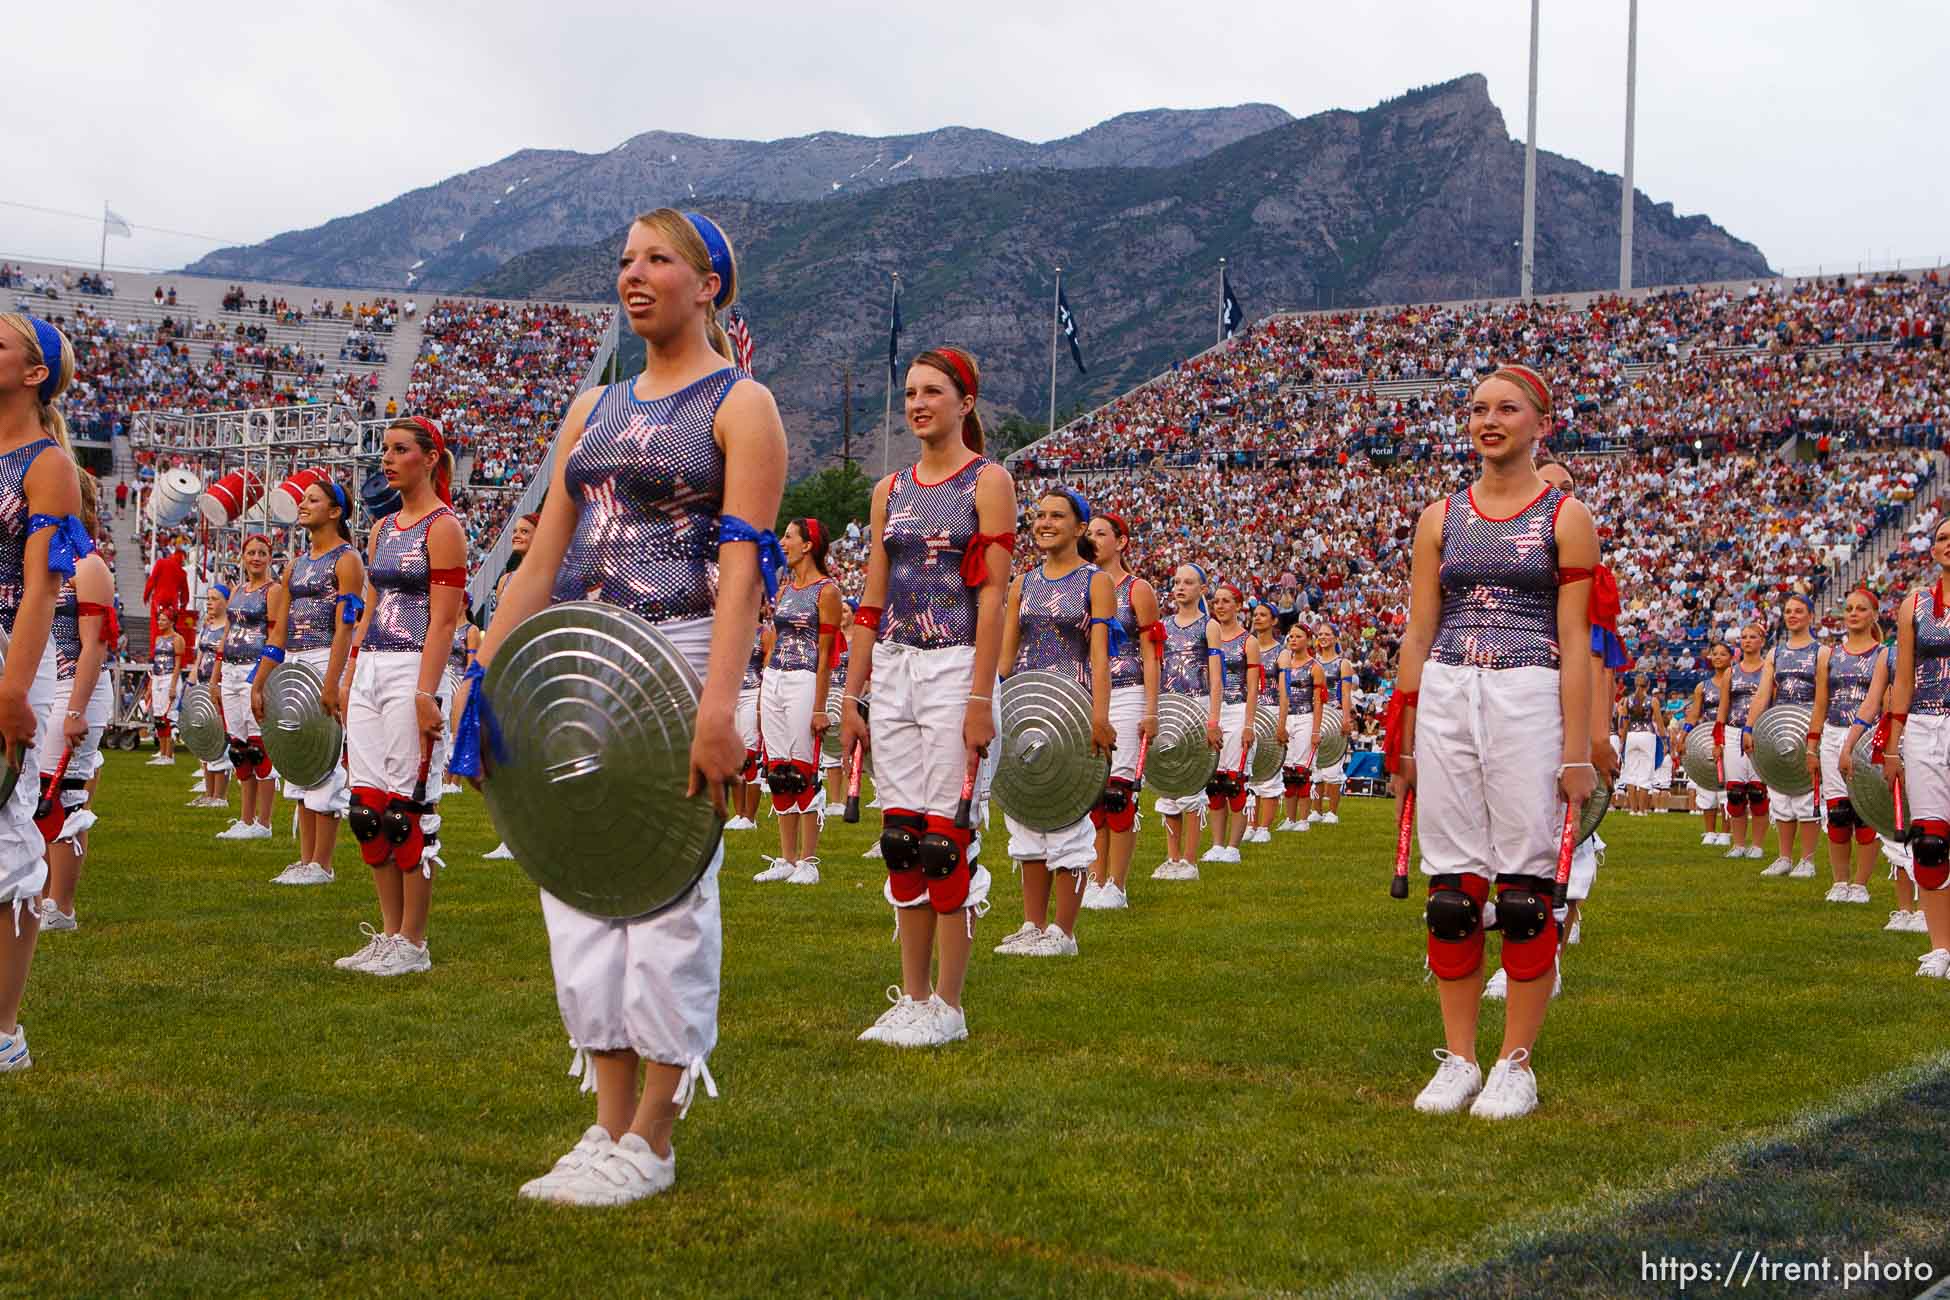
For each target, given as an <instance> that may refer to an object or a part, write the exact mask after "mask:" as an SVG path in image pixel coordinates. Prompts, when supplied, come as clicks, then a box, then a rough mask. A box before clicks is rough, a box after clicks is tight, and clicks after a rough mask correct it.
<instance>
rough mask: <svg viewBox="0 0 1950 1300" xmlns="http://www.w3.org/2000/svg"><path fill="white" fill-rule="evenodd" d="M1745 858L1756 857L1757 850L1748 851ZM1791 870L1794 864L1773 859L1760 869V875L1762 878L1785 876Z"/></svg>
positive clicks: (1757, 854)
mask: <svg viewBox="0 0 1950 1300" xmlns="http://www.w3.org/2000/svg"><path fill="white" fill-rule="evenodd" d="M1747 856H1748V857H1750V858H1752V857H1758V856H1759V852H1758V850H1750V851H1749V852H1748V854H1747ZM1792 870H1794V864H1793V863H1792V862H1789V861H1788V860H1787V859H1786V858H1775V859H1774V860H1773V861H1772V862H1770V863H1768V864H1767V865H1766V866H1764V867H1762V868H1761V869H1760V874H1761V875H1763V876H1785V875H1786V874H1787V873H1788V872H1790V871H1792ZM1809 874H1810V875H1813V874H1814V873H1813V872H1812V871H1810V872H1809Z"/></svg>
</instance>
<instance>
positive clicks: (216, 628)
mask: <svg viewBox="0 0 1950 1300" xmlns="http://www.w3.org/2000/svg"><path fill="white" fill-rule="evenodd" d="M229 634H230V625H229V624H228V623H205V624H203V625H201V626H200V627H199V628H198V629H197V633H196V678H197V680H198V681H200V682H208V681H209V680H210V679H211V678H212V677H214V676H216V675H217V656H218V655H220V654H222V653H223V643H224V638H225V637H227V636H228V635H229ZM170 653H171V654H174V653H175V651H173V650H172V651H171V652H170Z"/></svg>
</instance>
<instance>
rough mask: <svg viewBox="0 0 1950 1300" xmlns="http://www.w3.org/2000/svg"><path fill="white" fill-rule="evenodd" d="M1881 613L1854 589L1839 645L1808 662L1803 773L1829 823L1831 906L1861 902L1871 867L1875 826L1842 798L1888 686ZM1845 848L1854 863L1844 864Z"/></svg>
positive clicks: (1846, 860)
mask: <svg viewBox="0 0 1950 1300" xmlns="http://www.w3.org/2000/svg"><path fill="white" fill-rule="evenodd" d="M1879 608H1880V605H1879V603H1878V602H1877V600H1876V598H1875V596H1874V594H1873V593H1871V592H1870V591H1869V590H1868V588H1866V587H1857V588H1855V589H1854V590H1853V591H1851V592H1849V593H1848V595H1847V597H1845V598H1844V599H1843V601H1842V626H1843V632H1842V640H1841V643H1840V644H1839V645H1833V646H1823V647H1822V648H1821V656H1820V659H1819V660H1818V661H1817V662H1816V665H1815V700H1814V713H1813V714H1812V720H1811V721H1810V723H1809V728H1808V776H1809V778H1810V779H1811V780H1813V781H1814V783H1815V788H1816V789H1818V790H1820V791H1821V795H1822V803H1823V808H1822V812H1823V813H1824V814H1825V816H1824V818H1823V820H1824V821H1826V822H1827V824H1828V867H1829V871H1830V873H1831V874H1832V876H1833V878H1834V883H1833V884H1832V885H1830V886H1829V888H1828V896H1827V900H1826V901H1828V902H1830V903H1867V902H1868V901H1869V872H1870V871H1872V870H1873V869H1874V868H1875V862H1876V833H1875V828H1874V827H1872V826H1869V825H1867V824H1865V823H1864V822H1863V821H1862V819H1861V818H1860V817H1857V816H1856V815H1855V805H1854V804H1853V803H1852V802H1850V800H1849V797H1848V775H1849V770H1850V769H1851V768H1853V767H1854V763H1853V762H1850V763H1849V764H1847V765H1846V766H1844V764H1843V762H1842V758H1843V756H1844V755H1848V754H1851V753H1852V751H1853V750H1854V748H1855V742H1856V740H1857V739H1858V738H1859V737H1860V736H1861V735H1862V733H1863V732H1864V731H1874V730H1875V728H1876V722H1877V719H1878V718H1880V717H1881V716H1882V697H1883V692H1884V691H1885V690H1886V689H1887V688H1888V684H1889V667H1888V662H1887V660H1888V656H1887V655H1886V654H1885V653H1884V651H1883V644H1882V623H1881V622H1880V621H1879V620H1878V619H1877V618H1876V612H1877V610H1878V609H1879ZM1851 846H1852V848H1853V855H1854V859H1855V860H1854V863H1853V871H1852V872H1851V870H1850V867H1851V863H1850V861H1849V858H1850V852H1851Z"/></svg>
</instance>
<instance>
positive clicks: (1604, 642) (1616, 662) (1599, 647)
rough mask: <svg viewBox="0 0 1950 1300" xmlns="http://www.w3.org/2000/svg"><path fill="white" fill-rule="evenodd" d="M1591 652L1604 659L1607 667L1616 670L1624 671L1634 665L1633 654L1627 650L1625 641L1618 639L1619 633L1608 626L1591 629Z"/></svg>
mask: <svg viewBox="0 0 1950 1300" xmlns="http://www.w3.org/2000/svg"><path fill="white" fill-rule="evenodd" d="M1591 653H1592V654H1594V655H1597V656H1598V657H1599V658H1600V659H1602V660H1604V663H1605V667H1607V668H1609V669H1611V670H1612V671H1614V672H1623V671H1624V670H1625V669H1627V668H1630V667H1631V666H1632V656H1631V655H1629V654H1627V653H1626V652H1625V643H1624V642H1623V641H1620V640H1619V639H1618V633H1616V632H1614V631H1612V630H1611V629H1610V628H1608V627H1594V628H1592V629H1591Z"/></svg>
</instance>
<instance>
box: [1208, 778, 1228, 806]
mask: <svg viewBox="0 0 1950 1300" xmlns="http://www.w3.org/2000/svg"><path fill="white" fill-rule="evenodd" d="M1205 797H1206V798H1207V799H1215V800H1216V799H1223V798H1225V797H1226V774H1225V773H1224V772H1214V773H1213V774H1212V779H1211V780H1210V781H1207V782H1206V783H1205Z"/></svg>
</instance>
